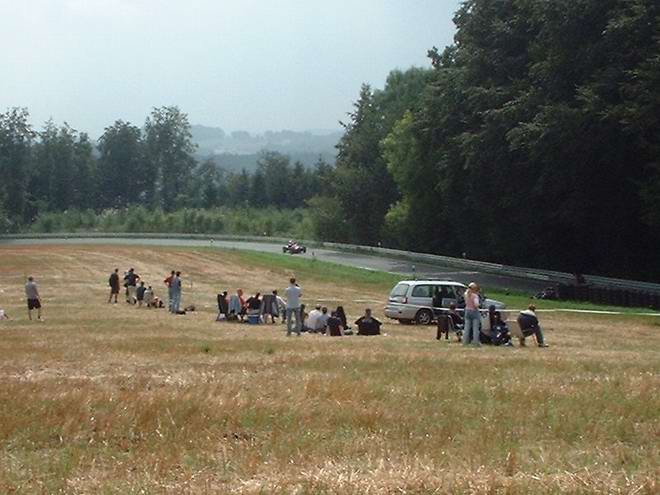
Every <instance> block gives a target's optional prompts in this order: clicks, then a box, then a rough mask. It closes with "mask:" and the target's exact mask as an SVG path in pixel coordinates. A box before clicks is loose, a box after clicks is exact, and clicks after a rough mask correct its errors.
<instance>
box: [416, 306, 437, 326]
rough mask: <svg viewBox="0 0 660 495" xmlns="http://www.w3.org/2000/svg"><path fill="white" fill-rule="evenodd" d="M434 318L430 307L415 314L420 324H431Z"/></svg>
mask: <svg viewBox="0 0 660 495" xmlns="http://www.w3.org/2000/svg"><path fill="white" fill-rule="evenodd" d="M432 320H433V313H431V311H429V310H428V309H420V310H419V311H418V312H417V316H415V321H416V322H417V324H418V325H430V324H431V321H432Z"/></svg>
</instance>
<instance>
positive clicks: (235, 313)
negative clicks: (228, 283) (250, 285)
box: [227, 289, 245, 321]
mask: <svg viewBox="0 0 660 495" xmlns="http://www.w3.org/2000/svg"><path fill="white" fill-rule="evenodd" d="M228 310H229V312H228V313H227V319H228V320H238V319H239V318H240V319H241V321H243V315H245V301H244V300H243V289H236V294H232V295H231V296H230V297H229V308H228Z"/></svg>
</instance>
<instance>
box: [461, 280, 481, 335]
mask: <svg viewBox="0 0 660 495" xmlns="http://www.w3.org/2000/svg"><path fill="white" fill-rule="evenodd" d="M464 297H465V326H464V327H463V345H469V344H470V341H471V342H472V345H474V346H477V347H479V346H481V340H480V339H479V333H480V330H481V313H480V312H479V286H478V285H477V284H476V283H474V282H471V283H470V284H469V285H468V289H467V290H466V291H465V296H464Z"/></svg>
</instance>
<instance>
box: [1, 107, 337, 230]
mask: <svg viewBox="0 0 660 495" xmlns="http://www.w3.org/2000/svg"><path fill="white" fill-rule="evenodd" d="M194 151H195V144H194V143H193V141H192V135H191V133H190V124H189V122H188V117H187V115H186V114H185V113H183V112H182V111H181V110H179V109H178V108H177V107H161V108H155V109H154V110H153V111H152V113H151V114H150V115H149V116H148V117H147V119H146V121H145V123H144V125H143V126H142V127H138V126H136V125H134V124H131V123H130V122H125V121H123V120H118V121H116V122H114V123H113V124H112V125H110V126H109V127H107V128H106V129H105V131H104V132H103V134H102V136H101V137H100V138H99V140H98V142H96V143H94V142H92V141H91V140H90V138H89V136H88V135H87V134H86V133H84V132H79V131H77V130H75V129H72V128H71V127H70V126H69V125H67V124H64V125H61V126H57V125H56V124H55V123H54V122H52V120H51V121H48V122H46V124H45V125H44V127H43V129H42V130H40V131H35V130H34V129H33V128H32V126H31V124H30V122H29V113H28V111H27V109H23V108H14V109H10V110H8V111H7V112H5V113H0V176H1V177H2V178H3V180H2V182H1V183H0V223H1V224H2V225H0V228H2V230H3V231H13V230H18V229H21V228H23V227H25V226H28V225H30V224H33V223H34V222H37V221H38V219H39V218H41V217H43V216H44V215H46V214H48V213H54V212H65V211H68V210H94V211H97V212H98V211H103V210H108V209H126V208H132V207H144V208H146V209H149V210H161V211H163V212H165V213H170V212H173V211H175V210H180V209H184V208H188V209H190V208H193V209H212V208H216V207H220V206H229V207H236V208H239V207H240V208H244V207H248V206H249V207H253V208H266V207H276V208H290V209H295V208H301V207H303V206H304V205H305V201H306V200H307V199H309V198H311V197H312V196H314V195H316V194H318V193H320V192H321V190H322V187H323V183H324V181H326V180H328V177H329V176H330V174H331V173H332V167H331V166H330V165H329V164H327V163H326V162H324V161H323V160H322V159H319V161H318V162H317V164H316V166H315V167H314V168H311V169H310V168H308V167H305V166H304V165H303V164H302V163H300V162H295V163H293V164H292V163H291V160H290V158H289V157H288V156H286V155H282V154H279V153H276V152H263V153H262V154H261V156H260V158H259V160H258V167H257V170H256V171H254V172H253V173H248V172H247V171H245V170H243V171H241V172H239V173H236V172H227V171H225V170H223V169H222V168H221V167H218V166H217V164H216V163H215V162H214V161H213V160H212V159H208V160H205V161H203V162H201V163H199V162H198V161H197V160H196V159H195V157H194ZM51 218H54V217H52V216H51Z"/></svg>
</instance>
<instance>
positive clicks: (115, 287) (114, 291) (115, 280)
mask: <svg viewBox="0 0 660 495" xmlns="http://www.w3.org/2000/svg"><path fill="white" fill-rule="evenodd" d="M108 285H109V286H110V296H109V297H108V304H110V302H111V301H112V296H115V304H117V296H118V295H119V268H115V271H114V272H113V273H111V274H110V278H109V279H108Z"/></svg>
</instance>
